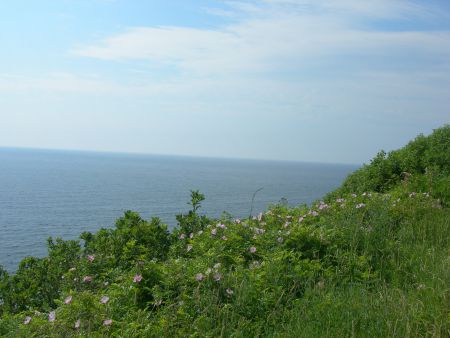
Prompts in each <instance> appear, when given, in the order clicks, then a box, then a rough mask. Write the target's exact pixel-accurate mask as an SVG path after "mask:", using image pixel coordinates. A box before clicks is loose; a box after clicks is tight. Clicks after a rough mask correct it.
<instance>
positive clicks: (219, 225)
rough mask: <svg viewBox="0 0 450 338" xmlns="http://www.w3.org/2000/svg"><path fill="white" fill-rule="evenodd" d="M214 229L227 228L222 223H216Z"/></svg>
mask: <svg viewBox="0 0 450 338" xmlns="http://www.w3.org/2000/svg"><path fill="white" fill-rule="evenodd" d="M216 227H217V228H221V229H226V228H227V227H226V225H225V224H223V223H218V224H217V226H216Z"/></svg>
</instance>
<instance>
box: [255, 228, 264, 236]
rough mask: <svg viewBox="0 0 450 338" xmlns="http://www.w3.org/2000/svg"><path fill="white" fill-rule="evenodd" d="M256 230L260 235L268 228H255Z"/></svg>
mask: <svg viewBox="0 0 450 338" xmlns="http://www.w3.org/2000/svg"><path fill="white" fill-rule="evenodd" d="M255 232H256V234H258V235H262V234H263V233H265V232H266V230H264V229H258V228H255Z"/></svg>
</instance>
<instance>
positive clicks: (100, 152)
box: [0, 146, 363, 167]
mask: <svg viewBox="0 0 450 338" xmlns="http://www.w3.org/2000/svg"><path fill="white" fill-rule="evenodd" d="M0 151H23V152H27V151H28V152H55V153H68V154H70V153H78V154H84V155H94V156H101V155H111V156H122V157H123V156H143V157H163V158H166V157H167V158H170V157H178V158H188V159H189V158H192V159H205V160H206V159H210V160H225V161H259V162H289V163H310V164H331V165H344V166H353V167H360V166H361V165H363V163H356V162H326V161H310V160H293V159H270V158H262V157H261V158H260V157H254V158H253V157H227V156H224V157H221V156H207V155H189V154H166V153H152V152H148V153H147V152H139V151H136V152H133V151H116V150H96V149H93V150H85V149H75V148H74V149H64V148H40V147H37V148H34V147H15V146H0Z"/></svg>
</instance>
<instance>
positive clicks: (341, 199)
mask: <svg viewBox="0 0 450 338" xmlns="http://www.w3.org/2000/svg"><path fill="white" fill-rule="evenodd" d="M336 202H338V203H343V202H345V199H343V198H338V199H337V200H336Z"/></svg>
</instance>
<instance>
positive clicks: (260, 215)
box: [256, 212, 263, 222]
mask: <svg viewBox="0 0 450 338" xmlns="http://www.w3.org/2000/svg"><path fill="white" fill-rule="evenodd" d="M262 217H263V213H262V212H260V213H259V214H258V216H257V217H256V219H257V220H258V222H261V220H262Z"/></svg>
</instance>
